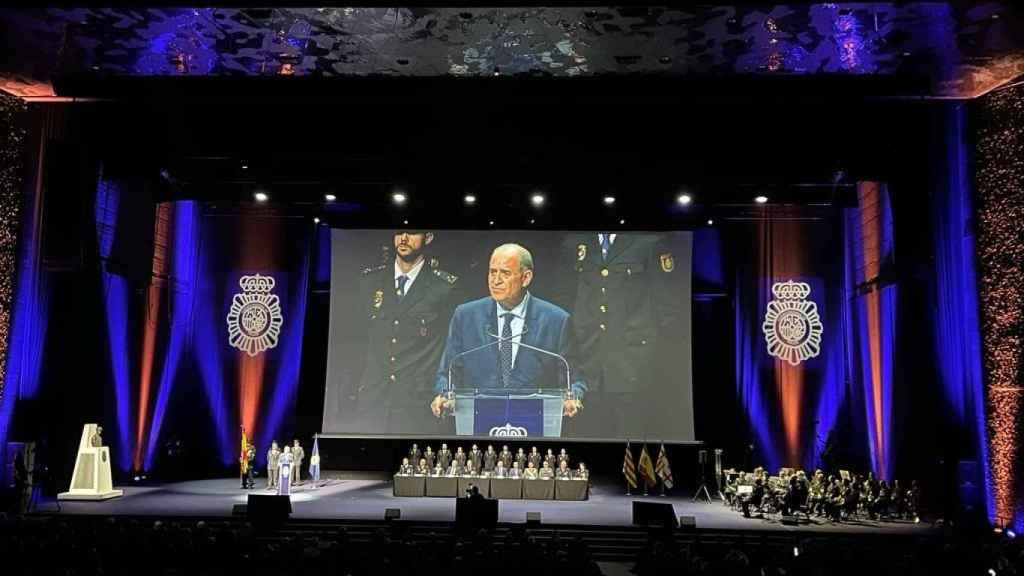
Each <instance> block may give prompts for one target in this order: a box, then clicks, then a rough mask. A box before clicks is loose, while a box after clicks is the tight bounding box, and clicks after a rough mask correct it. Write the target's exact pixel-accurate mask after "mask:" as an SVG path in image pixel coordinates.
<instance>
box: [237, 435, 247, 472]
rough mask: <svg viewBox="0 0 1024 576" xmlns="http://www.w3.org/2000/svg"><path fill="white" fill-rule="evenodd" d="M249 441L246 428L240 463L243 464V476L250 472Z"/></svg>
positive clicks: (239, 458)
mask: <svg viewBox="0 0 1024 576" xmlns="http://www.w3.org/2000/svg"><path fill="white" fill-rule="evenodd" d="M248 452H249V439H248V438H246V437H245V428H242V452H241V453H240V456H239V457H238V461H239V462H241V463H242V476H245V475H246V474H247V473H248V472H249V454H248Z"/></svg>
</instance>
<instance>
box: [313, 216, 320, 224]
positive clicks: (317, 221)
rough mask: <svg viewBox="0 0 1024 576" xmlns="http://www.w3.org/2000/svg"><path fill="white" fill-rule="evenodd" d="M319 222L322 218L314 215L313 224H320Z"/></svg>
mask: <svg viewBox="0 0 1024 576" xmlns="http://www.w3.org/2000/svg"><path fill="white" fill-rule="evenodd" d="M319 223H320V218H317V217H316V216H314V217H313V224H319Z"/></svg>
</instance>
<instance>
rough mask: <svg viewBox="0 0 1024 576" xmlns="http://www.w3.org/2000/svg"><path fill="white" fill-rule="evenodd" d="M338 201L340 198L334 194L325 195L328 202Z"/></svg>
mask: <svg viewBox="0 0 1024 576" xmlns="http://www.w3.org/2000/svg"><path fill="white" fill-rule="evenodd" d="M337 199H338V197H337V196H335V195H334V194H324V200H327V201H328V202H334V201H335V200H337Z"/></svg>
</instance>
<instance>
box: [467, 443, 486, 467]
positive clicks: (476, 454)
mask: <svg viewBox="0 0 1024 576" xmlns="http://www.w3.org/2000/svg"><path fill="white" fill-rule="evenodd" d="M469 461H470V462H472V463H473V469H474V470H480V468H481V467H482V466H483V463H484V453H483V452H481V451H480V447H479V446H477V445H476V444H473V449H472V450H470V451H469Z"/></svg>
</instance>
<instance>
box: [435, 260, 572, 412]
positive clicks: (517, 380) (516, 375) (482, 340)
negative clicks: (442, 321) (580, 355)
mask: <svg viewBox="0 0 1024 576" xmlns="http://www.w3.org/2000/svg"><path fill="white" fill-rule="evenodd" d="M533 274H534V272H533V255H532V254H530V251H529V250H527V249H526V248H524V247H522V246H520V245H518V244H503V245H501V246H499V247H497V248H495V249H494V251H493V252H492V253H491V260H490V263H489V265H488V270H487V289H488V291H489V292H490V296H488V297H486V298H480V299H479V300H473V301H472V302H466V303H465V304H462V305H460V306H459V307H457V308H456V309H455V313H454V314H453V315H452V320H451V324H450V326H449V328H448V340H447V341H446V343H445V348H444V354H443V355H442V357H441V362H440V364H439V365H438V368H437V383H436V385H435V386H434V393H435V396H434V400H433V401H432V402H430V410H431V411H432V412H433V414H434V416H437V417H441V416H443V415H444V414H445V413H447V412H449V411H451V410H454V408H455V406H454V399H452V398H449V397H447V396H446V393H447V392H448V391H449V384H450V383H449V382H448V368H449V364H452V377H453V378H454V379H455V381H454V382H452V383H451V384H452V385H454V386H455V387H459V386H471V387H473V388H474V389H476V390H479V391H480V392H482V393H488V392H491V393H495V392H496V393H506V392H507V391H509V390H534V391H535V390H537V389H563V390H564V389H566V382H565V366H564V364H563V363H562V362H561V361H560V360H559V359H558V358H555V357H553V356H549V355H547V354H542V353H539V352H537V351H535V350H529V349H527V348H523V347H521V346H518V344H519V343H520V342H521V343H523V344H529V345H531V346H535V347H537V348H540V349H542V350H546V351H548V352H553V353H555V354H559V355H561V356H562V357H564V358H566V360H567V361H568V362H569V365H570V367H572V365H573V362H574V360H573V354H574V349H573V339H574V335H573V331H572V327H571V323H570V320H569V314H568V313H567V312H566V311H565V310H563V309H561V308H559V307H558V306H555V305H554V304H552V303H550V302H548V301H546V300H542V299H541V298H539V297H537V296H533V295H531V293H530V291H529V286H530V284H531V283H532V282H533ZM501 339H506V340H504V341H502V340H501ZM496 342H497V344H495V345H494V346H490V347H486V348H482V349H480V350H477V351H475V352H471V353H467V354H466V355H465V356H462V357H459V358H458V359H457V360H456V358H455V357H456V356H458V355H459V354H461V353H463V352H467V351H468V350H471V349H473V348H475V347H478V346H483V345H486V344H491V343H496ZM453 361H454V363H453ZM574 376H575V375H574ZM571 388H572V391H573V397H572V398H565V400H564V402H563V405H562V412H563V414H564V415H565V416H568V417H573V416H575V415H576V414H577V412H579V410H580V409H581V408H582V402H581V399H582V397H583V394H584V392H585V391H586V385H585V384H584V382H583V380H582V379H580V378H576V377H574V378H573V382H572V383H571Z"/></svg>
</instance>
